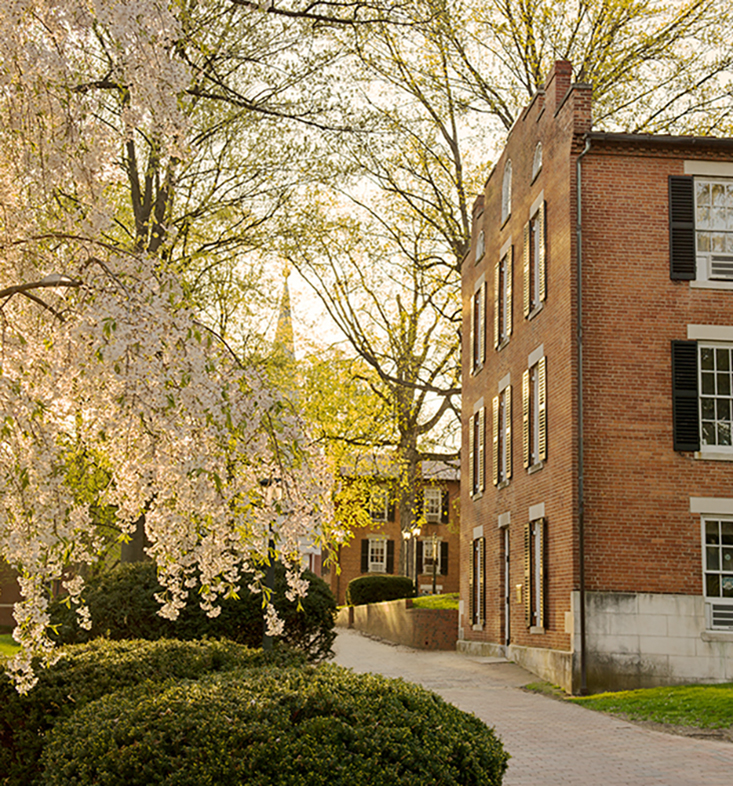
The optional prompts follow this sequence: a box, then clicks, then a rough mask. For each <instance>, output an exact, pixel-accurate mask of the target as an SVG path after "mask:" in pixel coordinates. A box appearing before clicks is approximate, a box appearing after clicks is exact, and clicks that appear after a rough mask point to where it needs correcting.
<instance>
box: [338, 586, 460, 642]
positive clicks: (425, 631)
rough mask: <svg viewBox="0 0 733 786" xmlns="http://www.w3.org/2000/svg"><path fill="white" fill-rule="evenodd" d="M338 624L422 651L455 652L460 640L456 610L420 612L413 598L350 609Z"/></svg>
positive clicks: (343, 612)
mask: <svg viewBox="0 0 733 786" xmlns="http://www.w3.org/2000/svg"><path fill="white" fill-rule="evenodd" d="M336 625H337V626H338V627H342V628H353V629H354V630H358V631H361V632H362V633H367V634H369V635H370V636H376V637H378V638H380V639H386V640H387V641H393V642H394V643H395V644H404V645H405V646H407V647H414V648H415V649H421V650H454V649H455V648H456V639H457V638H458V610H457V609H421V608H416V607H415V606H413V605H412V599H411V598H404V599H402V600H390V601H385V602H384V603H367V604H364V605H363V606H347V607H345V608H342V609H340V610H339V613H338V615H337V617H336Z"/></svg>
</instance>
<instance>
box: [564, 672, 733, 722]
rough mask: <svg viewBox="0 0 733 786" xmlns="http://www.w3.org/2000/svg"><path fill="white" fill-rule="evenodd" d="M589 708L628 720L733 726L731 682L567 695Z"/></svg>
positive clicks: (571, 699) (732, 689)
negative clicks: (572, 696) (622, 716)
mask: <svg viewBox="0 0 733 786" xmlns="http://www.w3.org/2000/svg"><path fill="white" fill-rule="evenodd" d="M568 701H572V702H574V703H576V704H582V705H583V706H584V707H588V708H589V709H593V710H600V711H601V712H609V713H612V714H615V715H619V714H623V715H625V716H626V717H627V718H628V719H629V720H635V721H654V722H656V723H667V724H674V725H677V726H695V727H697V728H699V729H722V728H728V727H730V726H733V683H723V684H720V685H679V686H675V687H666V688H648V689H646V690H628V691H620V692H618V693H599V694H597V695H595V696H582V697H574V698H570V699H568Z"/></svg>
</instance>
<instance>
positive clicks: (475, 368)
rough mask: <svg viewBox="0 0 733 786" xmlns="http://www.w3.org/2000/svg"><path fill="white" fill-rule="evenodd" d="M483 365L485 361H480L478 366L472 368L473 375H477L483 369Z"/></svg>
mask: <svg viewBox="0 0 733 786" xmlns="http://www.w3.org/2000/svg"><path fill="white" fill-rule="evenodd" d="M483 367H484V364H483V363H479V364H478V366H474V367H473V368H472V369H471V376H472V377H475V376H476V375H477V374H478V373H479V372H480V371H481V370H482V369H483Z"/></svg>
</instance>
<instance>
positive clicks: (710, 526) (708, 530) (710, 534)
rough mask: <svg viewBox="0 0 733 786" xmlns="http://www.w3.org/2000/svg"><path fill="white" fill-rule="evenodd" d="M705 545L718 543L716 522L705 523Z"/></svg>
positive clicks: (718, 535) (718, 536)
mask: <svg viewBox="0 0 733 786" xmlns="http://www.w3.org/2000/svg"><path fill="white" fill-rule="evenodd" d="M705 543H720V532H719V531H718V522H717V521H706V522H705Z"/></svg>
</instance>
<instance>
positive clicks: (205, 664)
mask: <svg viewBox="0 0 733 786" xmlns="http://www.w3.org/2000/svg"><path fill="white" fill-rule="evenodd" d="M304 663H305V658H304V656H303V655H302V654H297V653H288V652H286V651H284V650H283V651H280V652H274V653H263V652H262V651H261V650H251V649H249V648H247V647H243V646H242V645H239V644H235V643H233V642H228V641H197V642H193V641H187V642H181V641H175V640H171V639H166V640H162V641H155V642H152V641H117V642H111V641H106V640H104V639H97V640H96V641H93V642H90V643H89V644H81V645H76V646H70V647H66V648H65V649H64V650H63V651H62V652H61V657H60V659H59V660H58V661H57V662H56V663H55V664H54V665H53V666H49V667H48V668H46V669H43V670H42V671H40V672H39V679H38V684H37V685H36V687H35V688H33V690H31V691H30V692H29V693H28V694H27V695H25V696H21V695H19V694H18V693H17V691H16V690H15V687H14V686H13V684H12V683H11V681H10V678H9V677H8V675H7V674H6V673H5V671H4V670H3V668H2V666H0V784H2V785H3V786H30V784H35V783H38V778H39V777H40V770H39V764H38V760H39V756H40V753H41V751H42V749H43V745H44V743H45V741H46V735H47V733H48V730H49V729H51V728H52V727H53V725H54V724H55V723H56V722H57V721H58V720H59V719H61V718H65V717H67V716H69V715H70V714H71V713H72V712H74V711H75V710H77V709H79V708H80V707H83V706H85V705H86V704H88V703H89V702H92V701H95V700H97V699H99V698H101V697H102V696H105V695H106V694H108V693H112V692H114V691H119V690H120V689H121V688H124V687H126V686H137V685H140V684H143V683H145V684H148V685H150V684H156V683H164V682H166V681H170V680H176V679H182V678H189V679H196V678H198V677H200V676H203V675H205V674H209V673H212V672H223V671H227V670H231V669H241V668H244V667H247V668H252V669H254V668H265V667H270V666H272V665H273V664H280V665H282V664H304Z"/></svg>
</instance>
